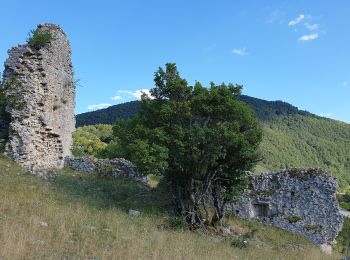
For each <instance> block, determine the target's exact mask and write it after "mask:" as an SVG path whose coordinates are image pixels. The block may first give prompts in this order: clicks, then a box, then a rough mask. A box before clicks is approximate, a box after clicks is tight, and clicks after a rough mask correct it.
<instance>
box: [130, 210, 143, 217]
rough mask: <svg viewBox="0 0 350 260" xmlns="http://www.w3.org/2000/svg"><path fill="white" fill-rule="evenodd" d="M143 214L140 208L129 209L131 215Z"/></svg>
mask: <svg viewBox="0 0 350 260" xmlns="http://www.w3.org/2000/svg"><path fill="white" fill-rule="evenodd" d="M140 215H141V212H140V211H138V210H133V209H129V216H131V217H138V216H140Z"/></svg>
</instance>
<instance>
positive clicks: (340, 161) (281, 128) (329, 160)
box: [261, 115, 350, 187]
mask: <svg viewBox="0 0 350 260" xmlns="http://www.w3.org/2000/svg"><path fill="white" fill-rule="evenodd" d="M263 129H264V138H263V142H262V144H261V151H262V156H263V157H262V158H263V160H262V162H261V166H263V167H264V168H267V169H269V170H278V169H281V168H288V167H321V168H324V169H326V170H328V171H330V172H331V173H333V174H334V175H335V176H337V178H338V179H339V181H340V184H341V185H342V187H345V186H347V185H349V183H350V125H348V124H345V123H343V122H339V121H335V120H329V119H324V118H319V117H313V116H303V115H292V116H279V117H274V118H272V119H270V120H268V121H265V122H263Z"/></svg>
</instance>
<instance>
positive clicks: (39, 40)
mask: <svg viewBox="0 0 350 260" xmlns="http://www.w3.org/2000/svg"><path fill="white" fill-rule="evenodd" d="M52 40H53V36H52V34H51V32H50V31H47V30H40V29H36V30H32V31H30V33H29V38H28V39H27V43H28V45H29V46H31V47H32V48H35V49H40V48H42V47H44V46H45V45H46V44H49V43H50V42H51V41H52Z"/></svg>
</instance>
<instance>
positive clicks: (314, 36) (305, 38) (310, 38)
mask: <svg viewBox="0 0 350 260" xmlns="http://www.w3.org/2000/svg"><path fill="white" fill-rule="evenodd" d="M317 38H318V33H313V34H306V35H303V36H301V37H300V38H299V41H313V40H315V39H317Z"/></svg>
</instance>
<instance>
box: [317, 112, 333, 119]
mask: <svg viewBox="0 0 350 260" xmlns="http://www.w3.org/2000/svg"><path fill="white" fill-rule="evenodd" d="M320 116H322V117H328V118H333V117H334V114H333V113H322V114H320Z"/></svg>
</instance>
